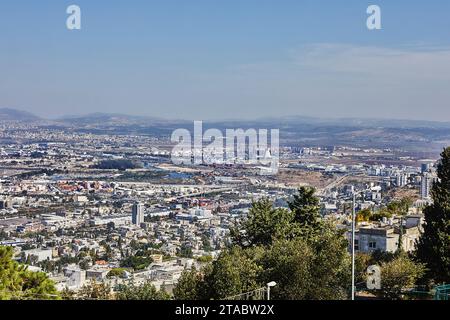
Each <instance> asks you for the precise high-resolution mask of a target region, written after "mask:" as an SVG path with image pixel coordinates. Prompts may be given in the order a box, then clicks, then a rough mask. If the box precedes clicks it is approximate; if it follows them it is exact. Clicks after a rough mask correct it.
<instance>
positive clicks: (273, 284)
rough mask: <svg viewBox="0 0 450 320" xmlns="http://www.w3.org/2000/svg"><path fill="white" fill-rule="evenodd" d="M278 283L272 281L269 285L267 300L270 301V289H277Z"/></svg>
mask: <svg viewBox="0 0 450 320" xmlns="http://www.w3.org/2000/svg"><path fill="white" fill-rule="evenodd" d="M276 285H277V283H276V282H275V281H271V282H269V283H268V284H267V300H270V288H272V287H275V286H276Z"/></svg>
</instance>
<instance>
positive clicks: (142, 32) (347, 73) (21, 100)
mask: <svg viewBox="0 0 450 320" xmlns="http://www.w3.org/2000/svg"><path fill="white" fill-rule="evenodd" d="M72 4H76V5H78V6H79V7H80V8H81V30H68V29H67V28H66V19H67V17H68V14H67V13H66V8H67V7H68V6H69V5H72ZM371 4H376V5H378V6H379V7H380V8H381V23H382V29H381V30H368V28H367V27H366V20H367V17H368V14H367V13H366V9H367V7H368V6H369V5H371ZM449 101H450V1H448V0H429V1H406V0H396V1H380V0H373V1H365V0H346V1H337V0H328V1H325V0H158V1H156V0H146V1H144V0H142V1H138V0H128V1H124V0H123V1H99V0H72V1H64V0H53V1H50V0H40V1H25V0H14V1H12V0H9V1H6V0H2V1H1V2H0V107H9V108H16V109H21V110H25V111H29V112H32V113H35V114H37V115H39V116H42V117H47V118H56V117H60V116H63V115H77V114H85V113H92V112H108V113H126V114H132V115H146V116H154V117H162V118H175V119H192V120H194V119H195V120H209V119H214V120H220V119H256V118H262V117H285V116H291V115H296V116H302V115H303V116H316V117H327V118H329V117H332V118H336V117H370V118H385V119H424V120H438V121H450V103H449Z"/></svg>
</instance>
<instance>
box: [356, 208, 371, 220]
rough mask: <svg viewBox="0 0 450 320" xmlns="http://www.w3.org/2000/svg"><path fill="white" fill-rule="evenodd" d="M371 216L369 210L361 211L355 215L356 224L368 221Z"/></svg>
mask: <svg viewBox="0 0 450 320" xmlns="http://www.w3.org/2000/svg"><path fill="white" fill-rule="evenodd" d="M371 216H372V211H371V210H370V209H367V208H366V209H362V210H361V211H359V212H358V213H357V214H356V222H357V223H358V222H364V221H369V220H370V217H371Z"/></svg>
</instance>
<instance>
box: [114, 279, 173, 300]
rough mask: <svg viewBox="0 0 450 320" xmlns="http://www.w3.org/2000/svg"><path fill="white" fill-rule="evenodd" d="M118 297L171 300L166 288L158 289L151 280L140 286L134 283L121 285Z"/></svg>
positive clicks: (122, 298)
mask: <svg viewBox="0 0 450 320" xmlns="http://www.w3.org/2000/svg"><path fill="white" fill-rule="evenodd" d="M116 298H117V299H118V300H169V299H170V295H169V294H168V293H167V292H166V291H165V290H164V289H161V290H157V289H156V287H155V286H154V285H153V284H152V283H151V282H150V281H147V282H145V283H144V284H142V285H139V286H137V285H135V284H133V283H130V284H128V285H119V286H118V287H117V294H116Z"/></svg>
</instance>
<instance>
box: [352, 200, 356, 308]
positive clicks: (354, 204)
mask: <svg viewBox="0 0 450 320" xmlns="http://www.w3.org/2000/svg"><path fill="white" fill-rule="evenodd" d="M352 203H353V209H352V300H355V220H356V219H355V216H356V214H355V206H356V193H353V202H352Z"/></svg>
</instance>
